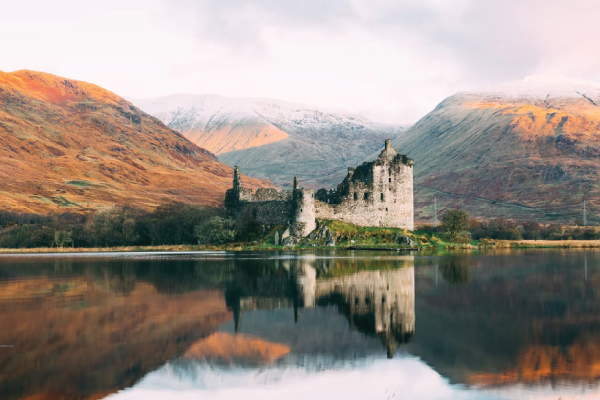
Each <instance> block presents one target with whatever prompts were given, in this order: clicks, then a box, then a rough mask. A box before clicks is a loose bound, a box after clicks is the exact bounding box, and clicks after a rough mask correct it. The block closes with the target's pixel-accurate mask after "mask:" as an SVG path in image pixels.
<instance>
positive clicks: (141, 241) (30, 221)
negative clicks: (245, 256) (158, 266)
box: [0, 202, 259, 248]
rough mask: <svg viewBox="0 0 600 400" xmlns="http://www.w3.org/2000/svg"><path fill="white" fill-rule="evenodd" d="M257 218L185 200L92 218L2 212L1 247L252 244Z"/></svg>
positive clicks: (116, 210)
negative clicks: (242, 242)
mask: <svg viewBox="0 0 600 400" xmlns="http://www.w3.org/2000/svg"><path fill="white" fill-rule="evenodd" d="M258 229H259V225H258V224H257V223H256V221H254V219H253V216H252V215H251V214H249V215H241V216H240V218H237V219H235V220H234V219H233V218H231V217H230V216H228V215H227V214H226V212H225V210H224V209H222V208H214V207H205V206H197V205H192V204H185V203H179V202H171V203H165V204H162V205H160V206H158V207H157V208H156V209H155V210H154V211H146V210H141V209H137V208H132V207H113V208H109V209H105V210H101V211H97V212H94V213H91V214H88V215H81V214H75V213H63V214H55V215H39V214H29V213H15V212H0V248H34V247H116V246H158V245H181V244H220V243H225V242H230V241H234V240H240V241H245V240H252V239H254V236H256V235H257V233H258V232H257V231H258Z"/></svg>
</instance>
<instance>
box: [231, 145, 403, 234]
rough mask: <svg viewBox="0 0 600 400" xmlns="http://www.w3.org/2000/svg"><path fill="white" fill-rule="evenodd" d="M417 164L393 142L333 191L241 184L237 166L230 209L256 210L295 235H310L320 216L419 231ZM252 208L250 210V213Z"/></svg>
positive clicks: (350, 171) (264, 220)
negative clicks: (416, 223) (415, 191)
mask: <svg viewBox="0 0 600 400" xmlns="http://www.w3.org/2000/svg"><path fill="white" fill-rule="evenodd" d="M412 166H413V161H412V160H411V159H410V158H408V157H406V156H404V155H401V154H399V153H398V152H397V151H396V150H395V149H394V148H393V147H392V146H391V144H390V141H389V140H386V142H385V148H384V149H383V151H382V152H381V154H380V155H379V157H378V158H377V160H375V161H373V162H370V163H363V164H362V165H360V166H358V167H357V168H349V169H348V176H347V177H346V179H344V181H343V182H342V183H340V185H339V186H338V187H337V188H336V189H334V190H325V189H321V190H319V191H317V192H316V193H315V192H314V191H312V190H305V189H299V188H298V179H297V178H296V179H295V180H294V190H292V191H279V190H277V189H264V188H261V189H258V190H257V191H256V192H254V193H253V192H252V190H250V189H247V188H244V187H243V186H242V181H241V174H240V172H239V168H238V167H236V168H235V173H234V183H233V189H231V190H229V191H228V192H227V195H226V205H227V206H228V207H230V206H231V207H233V208H234V210H235V213H236V215H240V213H242V212H252V213H253V215H254V217H255V218H256V220H257V221H258V222H259V223H263V224H269V225H287V224H289V225H290V233H291V234H292V235H293V236H296V237H305V236H307V235H308V234H309V233H310V232H312V231H313V230H314V229H315V228H316V218H322V219H331V220H340V221H345V222H348V223H351V224H355V225H361V226H384V227H394V228H403V229H409V230H413V229H414V222H413V214H414V210H413V168H412ZM248 210H251V211H248Z"/></svg>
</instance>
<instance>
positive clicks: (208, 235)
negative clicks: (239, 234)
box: [194, 217, 235, 244]
mask: <svg viewBox="0 0 600 400" xmlns="http://www.w3.org/2000/svg"><path fill="white" fill-rule="evenodd" d="M194 235H195V236H196V239H197V240H198V244H222V243H227V242H232V241H233V240H234V239H235V221H234V220H233V219H231V218H223V217H212V218H210V219H208V220H207V221H205V222H203V223H202V224H199V225H197V226H196V227H195V228H194Z"/></svg>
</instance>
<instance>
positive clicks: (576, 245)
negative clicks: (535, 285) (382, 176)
mask: <svg viewBox="0 0 600 400" xmlns="http://www.w3.org/2000/svg"><path fill="white" fill-rule="evenodd" d="M395 247H397V246H394V250H395ZM347 248H348V245H342V244H340V245H336V246H334V247H323V246H310V247H307V246H297V247H283V246H275V245H268V244H264V243H263V244H257V245H250V244H248V243H230V244H227V245H165V246H120V247H63V248H57V247H36V248H23V249H15V248H12V249H0V255H2V254H43V253H53V254H56V253H121V252H133V253H147V252H189V251H233V252H235V251H274V250H286V251H295V250H324V249H325V250H347ZM535 248H539V249H595V248H600V240H489V239H488V240H482V241H481V242H480V243H479V245H477V246H475V245H465V244H450V245H447V246H421V250H436V249H437V250H482V249H535ZM372 250H376V249H375V248H373V249H372ZM381 250H382V251H385V250H390V248H387V247H383V246H382V248H381Z"/></svg>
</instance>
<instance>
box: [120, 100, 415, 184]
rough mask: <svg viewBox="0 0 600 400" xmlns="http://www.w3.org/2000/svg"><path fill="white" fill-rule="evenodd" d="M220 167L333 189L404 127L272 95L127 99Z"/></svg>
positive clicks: (280, 182) (260, 176)
mask: <svg viewBox="0 0 600 400" xmlns="http://www.w3.org/2000/svg"><path fill="white" fill-rule="evenodd" d="M132 102H134V103H135V104H136V105H137V106H138V107H140V108H141V109H143V110H144V111H146V112H148V113H149V114H151V115H154V116H155V117H157V118H159V119H161V120H162V121H163V122H164V123H165V124H167V125H168V126H169V127H170V128H172V129H174V130H176V131H179V132H181V133H182V134H183V135H184V136H186V137H187V138H188V139H190V140H191V141H193V142H194V143H196V144H197V145H199V146H202V147H205V148H206V149H208V150H210V151H212V152H214V153H215V154H217V155H218V157H219V160H220V161H222V162H224V163H225V164H227V165H230V166H234V165H239V166H240V168H241V170H242V172H244V173H247V174H248V175H250V176H253V177H257V178H266V179H269V180H271V181H272V182H274V183H275V184H276V185H277V186H290V185H291V183H292V180H293V177H294V176H298V177H300V180H301V181H302V183H303V185H304V186H306V187H322V186H327V187H329V186H334V185H336V184H338V183H339V182H340V181H341V180H342V179H343V177H344V176H345V173H346V167H348V166H354V165H356V164H357V163H359V162H361V161H362V159H363V158H364V157H366V156H367V155H369V154H370V153H371V152H373V151H375V150H376V149H378V148H379V147H381V146H382V144H383V142H384V140H385V139H389V138H395V137H397V136H398V135H400V134H401V133H402V132H403V131H404V130H406V127H404V126H400V125H382V124H377V123H374V122H372V121H369V120H368V119H366V118H363V117H360V116H355V115H345V114H336V113H328V112H323V111H320V110H318V109H315V108H311V107H307V106H302V105H295V104H289V103H284V102H281V101H277V100H267V99H249V98H230V97H221V96H215V95H173V96H168V97H162V98H157V99H148V100H136V99H132Z"/></svg>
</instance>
